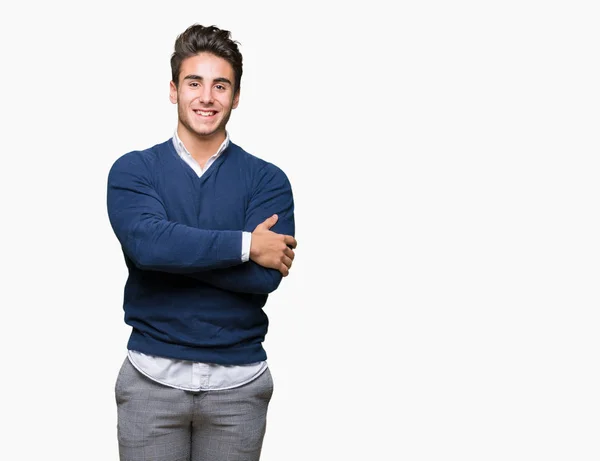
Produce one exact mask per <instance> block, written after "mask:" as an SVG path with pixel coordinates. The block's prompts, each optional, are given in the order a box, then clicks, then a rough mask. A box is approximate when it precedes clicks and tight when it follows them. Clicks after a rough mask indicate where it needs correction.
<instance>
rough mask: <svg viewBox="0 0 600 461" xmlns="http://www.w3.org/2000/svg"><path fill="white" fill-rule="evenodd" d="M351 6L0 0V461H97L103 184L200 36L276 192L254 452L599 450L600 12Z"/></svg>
mask: <svg viewBox="0 0 600 461" xmlns="http://www.w3.org/2000/svg"><path fill="white" fill-rule="evenodd" d="M250 3H251V5H250ZM349 3H353V2H325V1H320V2H307V1H303V2H297V3H284V2H230V1H228V2H220V3H215V2H187V1H186V2H95V3H92V4H90V3H88V2H79V3H76V2H72V3H68V2H60V1H59V2H22V3H19V6H15V5H10V6H3V7H2V12H1V14H0V18H1V19H0V26H1V27H0V34H1V37H0V38H1V43H2V44H1V46H2V63H3V64H2V70H1V73H0V74H1V79H2V81H1V82H0V83H1V88H2V97H1V98H2V104H1V105H0V107H1V109H0V110H1V111H2V127H3V128H2V133H3V141H4V143H3V148H2V152H3V156H2V159H3V160H2V167H1V168H0V187H1V192H2V194H1V196H2V210H3V219H2V224H3V225H2V239H1V240H0V241H1V242H2V243H1V245H2V247H1V248H0V254H1V255H2V261H3V263H4V264H3V265H2V266H3V269H4V270H3V274H4V283H3V284H2V299H1V300H0V303H1V306H2V308H3V309H2V313H3V319H2V322H1V325H2V334H1V335H0V338H1V341H2V344H1V345H2V350H3V354H2V357H3V361H2V366H1V367H0V370H1V373H2V389H3V391H2V392H1V393H0V395H1V396H2V405H1V406H2V414H3V424H4V427H5V429H4V432H3V434H4V441H3V444H2V449H1V450H2V452H1V454H0V457H1V458H2V459H20V460H34V459H36V460H37V459H60V460H61V461H68V460H81V459H86V460H116V459H117V444H116V408H115V403H114V395H113V386H114V380H115V377H116V373H117V370H118V367H119V365H120V363H121V361H122V359H123V357H124V354H125V344H126V340H127V337H128V334H129V329H128V328H127V327H126V326H125V325H124V323H123V319H122V317H123V315H122V308H121V302H122V290H123V284H124V281H125V276H126V272H125V265H124V263H123V259H122V255H121V252H120V248H119V246H118V243H117V240H116V238H115V237H114V235H113V233H112V230H111V229H110V226H109V223H108V218H107V215H106V207H105V188H106V176H107V173H108V169H109V168H110V166H111V165H112V163H113V162H114V160H116V159H117V158H118V157H119V156H120V155H122V154H124V153H126V152H128V151H130V150H133V149H142V148H146V147H149V146H151V145H153V144H155V143H158V142H161V141H164V140H166V139H167V138H168V137H170V136H171V134H172V132H173V130H174V128H175V124H176V110H175V106H172V105H171V104H170V103H169V101H168V83H169V79H170V68H169V58H170V54H171V52H172V47H173V42H174V40H175V38H176V36H177V35H178V34H179V33H180V32H182V31H183V30H184V29H185V28H186V27H187V26H189V25H191V24H192V23H195V22H199V23H202V24H205V25H209V24H215V25H218V26H219V27H222V28H226V29H229V30H231V31H232V32H233V38H234V39H236V40H239V41H240V42H241V51H242V53H243V55H244V60H245V62H244V64H245V65H244V77H243V82H242V97H241V102H240V106H239V108H238V109H237V110H235V111H234V113H233V116H232V119H231V122H230V125H229V129H230V132H231V135H232V139H233V140H234V141H235V142H236V143H238V144H240V145H241V146H243V147H244V148H246V149H247V150H249V151H250V152H252V153H255V154H256V155H258V156H261V157H262V158H264V159H266V160H269V161H272V162H273V163H275V164H277V165H278V166H280V167H281V168H282V169H283V170H284V171H285V172H286V173H287V174H288V176H289V178H290V180H291V181H292V185H293V188H294V193H295V199H296V219H297V238H298V241H299V245H298V250H297V258H296V261H295V264H294V267H293V270H292V273H291V275H290V277H289V278H287V279H285V280H284V282H283V283H282V286H281V288H280V289H279V291H277V292H276V293H275V294H274V295H273V296H271V297H270V299H269V302H268V305H267V307H266V310H267V312H268V314H269V316H270V319H271V328H270V332H269V334H268V339H267V341H266V343H265V346H266V348H267V352H268V354H269V364H270V365H271V368H272V371H273V375H274V380H275V385H276V390H275V394H274V396H273V400H272V403H271V408H270V413H269V419H268V430H267V435H266V438H265V443H264V451H263V453H264V454H263V460H264V461H274V460H286V461H292V460H302V461H306V460H324V461H325V460H346V459H352V460H354V459H356V460H410V461H421V460H427V461H429V460H431V461H443V460H455V459H456V460H460V461H467V460H473V461H482V460H485V461H492V460H499V461H506V460H512V461H514V460H524V461H531V460H544V461H548V460H569V461H571V460H578V461H585V460H598V459H599V457H600V447H599V445H598V432H599V430H600V423H599V421H600V418H599V417H598V415H599V414H600V401H599V397H598V395H599V392H598V389H599V388H600V374H599V371H598V356H599V352H600V348H599V346H600V339H599V334H598V321H599V320H600V315H599V313H598V308H599V306H600V304H599V302H598V301H599V299H598V298H599V296H598V280H599V276H600V270H599V264H600V248H599V240H598V236H599V230H600V229H599V227H600V220H599V218H598V208H599V207H598V202H599V197H600V195H599V194H600V186H599V181H598V178H599V173H600V172H599V161H598V154H599V149H598V147H599V142H598V126H599V122H600V120H599V119H600V115H599V114H600V112H599V107H600V104H599V103H600V94H599V89H598V88H599V85H598V82H599V81H600V75H599V74H600V68H599V64H598V56H599V53H598V51H599V50H598V44H599V43H600V36H599V35H600V33H599V32H598V20H599V17H598V11H597V9H596V7H595V2H591V1H590V2H582V1H569V2H567V1H555V2H542V1H537V2H536V1H503V2H476V1H457V2H442V1H421V2H397V3H396V6H395V8H396V9H395V10H392V6H391V4H392V3H391V2H390V3H388V2H383V1H369V2H360V3H355V4H353V5H354V6H352V5H349ZM10 453H13V454H12V455H11V454H10Z"/></svg>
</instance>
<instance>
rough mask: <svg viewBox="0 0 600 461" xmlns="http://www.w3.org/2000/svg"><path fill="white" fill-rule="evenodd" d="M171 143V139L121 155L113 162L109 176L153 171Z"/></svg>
mask: <svg viewBox="0 0 600 461" xmlns="http://www.w3.org/2000/svg"><path fill="white" fill-rule="evenodd" d="M169 143H172V140H171V139H169V140H167V141H165V142H162V143H160V144H155V145H154V146H152V147H149V148H147V149H143V150H134V151H131V152H127V153H126V154H123V155H121V156H120V157H118V158H117V159H116V160H115V161H114V162H113V164H112V166H111V168H110V172H109V176H110V175H111V174H114V173H120V172H122V173H125V172H131V173H142V172H144V171H146V172H151V171H152V170H153V169H154V168H155V167H156V165H157V163H158V159H159V158H160V157H161V156H162V154H163V153H164V152H165V151H166V150H167V149H169Z"/></svg>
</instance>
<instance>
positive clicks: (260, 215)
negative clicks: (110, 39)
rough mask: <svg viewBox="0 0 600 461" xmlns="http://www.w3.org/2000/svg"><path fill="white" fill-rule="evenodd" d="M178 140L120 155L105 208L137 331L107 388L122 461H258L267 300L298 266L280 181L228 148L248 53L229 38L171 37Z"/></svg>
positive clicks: (199, 29) (266, 387) (269, 168)
mask: <svg viewBox="0 0 600 461" xmlns="http://www.w3.org/2000/svg"><path fill="white" fill-rule="evenodd" d="M171 70H172V78H173V80H172V81H171V84H170V99H171V102H172V103H173V104H177V107H178V123H177V129H176V131H175V133H174V135H173V138H171V139H169V140H167V141H166V142H163V143H160V144H157V145H155V146H153V147H151V148H149V149H146V150H142V151H134V152H130V153H128V154H125V155H123V156H122V157H120V158H119V159H118V160H117V161H116V162H115V163H114V165H113V166H112V168H111V170H110V173H109V176H108V197H107V204H108V214H109V218H110V222H111V225H112V228H113V230H114V232H115V234H116V236H117V238H118V240H119V242H120V243H121V246H122V248H123V253H124V255H125V263H126V265H127V268H128V270H129V277H128V279H127V282H126V285H125V294H124V311H125V322H126V323H127V324H128V325H130V326H131V327H132V332H131V336H130V338H129V342H128V345H127V348H128V356H127V358H126V359H125V361H124V363H123V365H122V367H121V370H120V371H119V375H118V377H117V382H116V386H115V392H116V400H117V411H118V441H119V453H120V458H121V460H128V461H138V460H139V461H142V460H144V461H150V460H156V461H176V460H177V461H180V460H181V461H183V460H186V461H187V460H191V461H209V460H210V461H238V460H239V461H242V460H244V461H250V460H258V459H259V457H260V451H261V447H262V441H263V437H264V433H265V421H266V414H267V407H268V404H269V401H270V398H271V394H272V391H273V382H272V379H271V375H270V372H269V369H268V367H267V364H266V362H265V360H266V354H265V351H264V349H263V347H262V342H263V340H264V338H265V335H266V333H267V326H268V319H267V316H266V314H265V313H264V311H263V309H262V308H263V306H264V305H265V303H266V301H267V297H268V294H269V293H271V292H273V291H274V290H275V289H276V288H277V287H278V286H279V283H280V281H281V279H282V277H285V276H287V275H288V273H289V269H290V267H291V266H292V261H293V259H294V251H293V250H294V249H295V248H296V240H295V238H294V214H293V213H294V202H293V197H292V190H291V186H290V183H289V181H288V179H287V177H286V175H285V174H284V173H283V172H282V171H281V170H280V169H279V168H277V167H276V166H275V165H273V164H271V163H268V162H266V161H264V160H261V159H259V158H258V157H255V156H253V155H250V154H249V153H247V152H245V151H244V150H243V149H241V148H240V147H239V146H237V145H235V144H234V143H232V142H231V141H230V139H229V134H228V132H227V131H226V125H227V121H228V120H229V117H230V115H231V111H232V110H233V109H235V108H236V107H237V105H238V102H239V97H240V82H241V77H242V55H241V54H240V52H239V50H238V47H237V42H234V41H232V40H231V39H230V32H229V31H226V30H220V29H218V28H216V27H214V26H211V27H203V26H200V25H193V26H191V27H189V28H188V29H187V30H186V31H185V32H183V33H182V34H181V35H180V36H179V37H178V38H177V40H176V42H175V51H174V53H173V55H172V57H171Z"/></svg>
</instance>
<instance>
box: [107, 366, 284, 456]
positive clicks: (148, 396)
mask: <svg viewBox="0 0 600 461" xmlns="http://www.w3.org/2000/svg"><path fill="white" fill-rule="evenodd" d="M272 393H273V380H272V378H271V373H270V372H269V370H268V369H267V370H266V371H265V372H264V373H263V374H261V375H260V376H259V377H258V378H256V379H255V380H253V381H251V382H249V383H247V384H245V385H243V386H241V387H238V388H235V389H228V390H222V391H200V392H189V391H183V390H180V389H174V388H172V387H168V386H163V385H162V384H159V383H157V382H155V381H153V380H151V379H149V378H147V377H146V376H144V375H143V374H142V373H140V372H139V371H137V370H136V369H135V367H134V366H133V365H131V363H130V362H129V359H127V358H126V359H125V361H124V362H123V365H122V366H121V370H120V371H119V375H118V377H117V382H116V385H115V396H116V400H117V414H118V425H117V433H118V441H119V455H120V460H121V461H258V460H259V458H260V451H261V448H262V442H263V437H264V435H265V428H266V417H267V407H268V406H269V401H270V400H271V395H272Z"/></svg>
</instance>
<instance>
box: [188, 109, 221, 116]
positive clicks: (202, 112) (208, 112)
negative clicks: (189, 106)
mask: <svg viewBox="0 0 600 461" xmlns="http://www.w3.org/2000/svg"><path fill="white" fill-rule="evenodd" d="M194 112H195V113H196V114H197V115H200V116H202V117H212V116H213V115H215V114H216V113H217V112H216V111H214V110H195V111H194Z"/></svg>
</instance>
